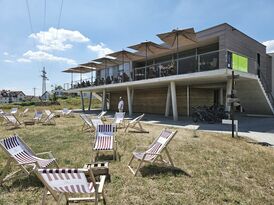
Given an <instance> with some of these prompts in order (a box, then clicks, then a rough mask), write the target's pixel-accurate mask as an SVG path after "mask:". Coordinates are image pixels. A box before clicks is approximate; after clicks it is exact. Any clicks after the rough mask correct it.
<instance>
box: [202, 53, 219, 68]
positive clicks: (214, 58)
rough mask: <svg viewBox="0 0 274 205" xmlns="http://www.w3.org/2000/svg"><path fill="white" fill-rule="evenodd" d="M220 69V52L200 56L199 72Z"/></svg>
mask: <svg viewBox="0 0 274 205" xmlns="http://www.w3.org/2000/svg"><path fill="white" fill-rule="evenodd" d="M216 69H219V52H212V53H207V54H202V55H200V56H199V66H198V71H208V70H216Z"/></svg>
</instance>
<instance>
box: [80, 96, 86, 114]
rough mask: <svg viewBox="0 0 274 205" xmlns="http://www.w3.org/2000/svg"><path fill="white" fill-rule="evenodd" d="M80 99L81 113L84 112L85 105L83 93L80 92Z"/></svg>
mask: <svg viewBox="0 0 274 205" xmlns="http://www.w3.org/2000/svg"><path fill="white" fill-rule="evenodd" d="M80 97H81V104H82V111H83V112H85V103H84V97H83V91H80Z"/></svg>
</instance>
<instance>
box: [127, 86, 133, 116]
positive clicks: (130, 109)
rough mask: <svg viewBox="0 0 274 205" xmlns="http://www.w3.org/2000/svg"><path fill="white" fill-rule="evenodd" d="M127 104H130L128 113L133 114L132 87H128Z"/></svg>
mask: <svg viewBox="0 0 274 205" xmlns="http://www.w3.org/2000/svg"><path fill="white" fill-rule="evenodd" d="M127 104H128V114H129V116H132V100H131V94H130V87H127Z"/></svg>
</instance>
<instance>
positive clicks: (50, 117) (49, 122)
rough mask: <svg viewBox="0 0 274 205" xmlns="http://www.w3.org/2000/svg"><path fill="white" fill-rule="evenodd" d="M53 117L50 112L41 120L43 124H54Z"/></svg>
mask: <svg viewBox="0 0 274 205" xmlns="http://www.w3.org/2000/svg"><path fill="white" fill-rule="evenodd" d="M54 118H55V114H54V113H51V114H50V115H48V116H47V118H46V119H45V121H44V122H43V125H56V122H55V120H54Z"/></svg>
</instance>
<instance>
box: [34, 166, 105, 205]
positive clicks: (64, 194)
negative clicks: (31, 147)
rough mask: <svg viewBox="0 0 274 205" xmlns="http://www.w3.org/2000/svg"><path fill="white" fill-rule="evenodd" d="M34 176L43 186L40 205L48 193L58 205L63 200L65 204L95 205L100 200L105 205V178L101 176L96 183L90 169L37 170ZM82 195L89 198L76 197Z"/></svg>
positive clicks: (43, 202)
mask: <svg viewBox="0 0 274 205" xmlns="http://www.w3.org/2000/svg"><path fill="white" fill-rule="evenodd" d="M36 175H37V177H38V178H39V179H40V180H41V182H42V183H43V184H44V186H45V188H44V194H43V198H42V205H44V204H45V202H46V196H47V192H48V191H49V192H50V194H51V195H52V196H53V198H54V199H55V201H56V202H57V204H60V203H61V201H62V199H63V198H65V200H66V204H69V203H70V202H72V203H77V202H90V201H91V202H94V203H95V204H96V205H97V204H98V202H99V201H101V200H103V203H104V204H106V200H105V194H104V183H105V179H106V176H105V175H101V176H100V180H99V181H98V182H96V180H95V177H94V175H93V172H92V170H91V169H37V170H36ZM89 180H90V182H89ZM83 194H86V195H89V196H88V197H76V195H83Z"/></svg>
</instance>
